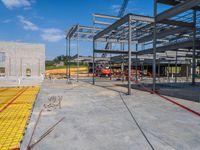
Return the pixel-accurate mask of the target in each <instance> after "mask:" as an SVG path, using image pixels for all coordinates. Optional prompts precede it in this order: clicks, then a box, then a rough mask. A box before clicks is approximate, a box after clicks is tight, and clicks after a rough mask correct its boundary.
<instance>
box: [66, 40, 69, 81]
mask: <svg viewBox="0 0 200 150" xmlns="http://www.w3.org/2000/svg"><path fill="white" fill-rule="evenodd" d="M67 44H68V40H67V37H66V79H68V60H69V59H68V45H67Z"/></svg>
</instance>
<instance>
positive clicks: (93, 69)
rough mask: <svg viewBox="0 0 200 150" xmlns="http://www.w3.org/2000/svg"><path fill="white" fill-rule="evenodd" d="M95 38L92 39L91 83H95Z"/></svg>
mask: <svg viewBox="0 0 200 150" xmlns="http://www.w3.org/2000/svg"><path fill="white" fill-rule="evenodd" d="M94 50H95V40H94V39H93V65H92V73H93V75H92V84H93V85H94V84H95V77H94V74H95V52H94Z"/></svg>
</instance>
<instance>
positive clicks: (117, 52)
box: [94, 49, 136, 55]
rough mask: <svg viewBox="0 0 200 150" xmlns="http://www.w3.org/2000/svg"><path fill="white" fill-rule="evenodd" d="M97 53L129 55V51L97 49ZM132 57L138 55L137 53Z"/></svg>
mask: <svg viewBox="0 0 200 150" xmlns="http://www.w3.org/2000/svg"><path fill="white" fill-rule="evenodd" d="M94 52H95V53H107V54H128V51H122V50H106V49H105V50H102V49H101V50H100V49H95V50H94ZM131 54H132V55H134V54H136V52H131Z"/></svg>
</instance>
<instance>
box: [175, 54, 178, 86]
mask: <svg viewBox="0 0 200 150" xmlns="http://www.w3.org/2000/svg"><path fill="white" fill-rule="evenodd" d="M177 54H178V50H177V51H176V63H175V65H176V68H175V72H176V75H175V83H177V73H178V70H177V59H178V57H177Z"/></svg>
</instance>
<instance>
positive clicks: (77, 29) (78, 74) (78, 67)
mask: <svg viewBox="0 0 200 150" xmlns="http://www.w3.org/2000/svg"><path fill="white" fill-rule="evenodd" d="M77 30H78V35H77V82H78V81H79V25H78V29H77Z"/></svg>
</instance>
